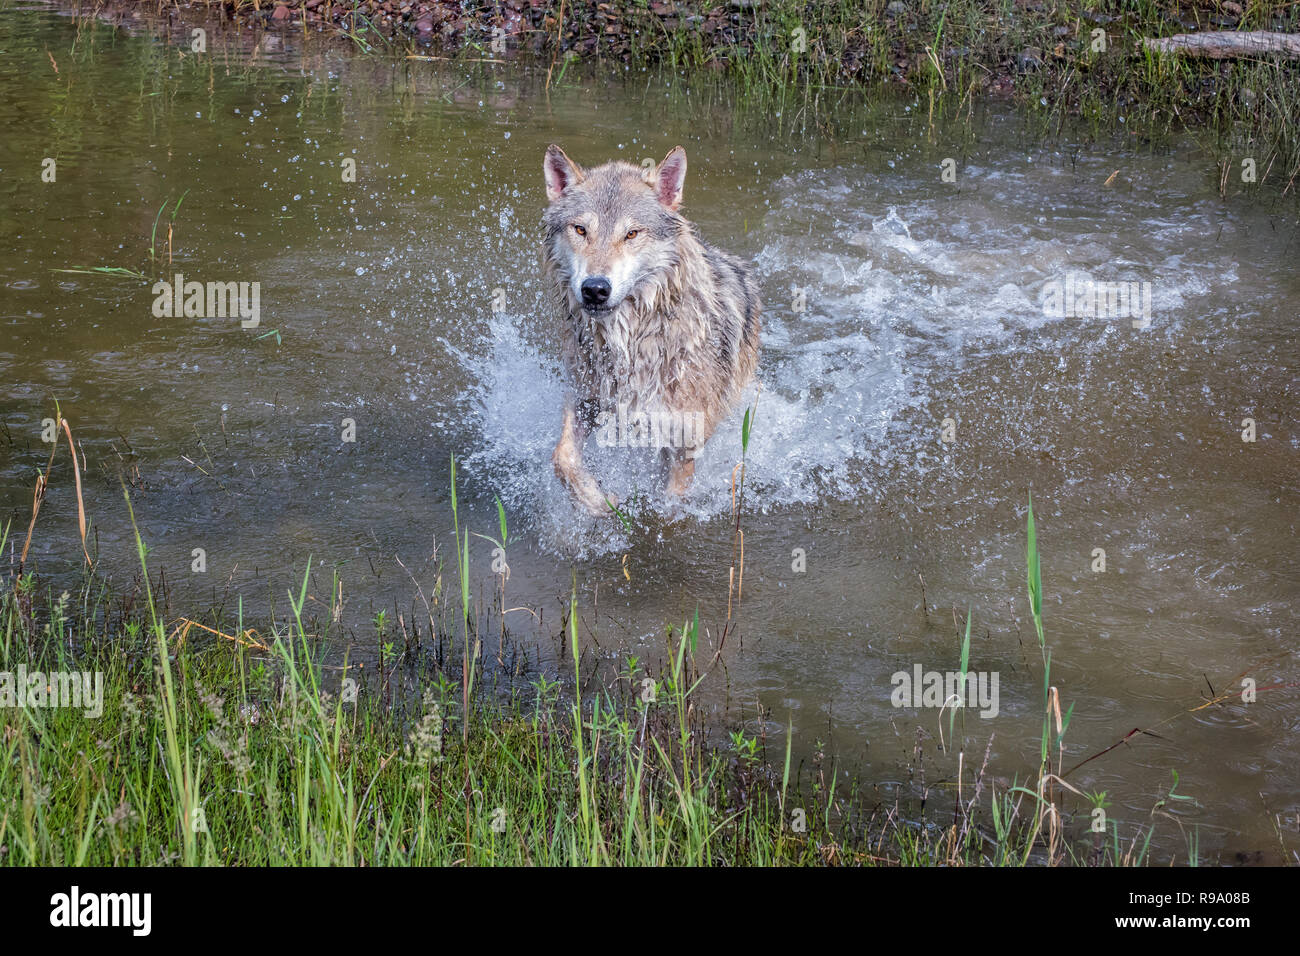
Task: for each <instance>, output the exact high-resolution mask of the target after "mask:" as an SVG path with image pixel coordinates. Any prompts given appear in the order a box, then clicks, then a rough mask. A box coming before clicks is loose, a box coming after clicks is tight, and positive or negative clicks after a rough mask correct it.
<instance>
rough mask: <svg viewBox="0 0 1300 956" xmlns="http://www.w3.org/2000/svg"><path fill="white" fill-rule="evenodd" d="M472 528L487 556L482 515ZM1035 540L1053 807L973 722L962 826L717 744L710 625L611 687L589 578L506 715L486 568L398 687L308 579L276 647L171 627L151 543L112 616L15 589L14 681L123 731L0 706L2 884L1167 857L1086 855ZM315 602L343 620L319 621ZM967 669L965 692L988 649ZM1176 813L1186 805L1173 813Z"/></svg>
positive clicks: (730, 731)
mask: <svg viewBox="0 0 1300 956" xmlns="http://www.w3.org/2000/svg"><path fill="white" fill-rule="evenodd" d="M128 504H129V499H128ZM132 520H134V518H133V519H132ZM454 521H455V531H456V533H457V542H458V547H459V548H461V549H463V548H467V547H468V542H469V539H468V537H465V538H462V537H461V524H460V516H459V511H458V510H457V512H456V513H455V517H454ZM465 530H466V532H468V529H465ZM500 531H501V534H502V536H503V539H504V538H505V536H506V533H507V529H506V528H504V527H502V528H501V529H500ZM1028 531H1029V536H1030V538H1029V546H1028V551H1027V566H1028V579H1029V598H1030V609H1031V613H1032V614H1033V616H1034V619H1035V625H1036V629H1037V633H1038V634H1039V636H1040V641H1039V643H1040V648H1041V649H1042V650H1043V655H1044V656H1043V659H1044V674H1043V677H1044V724H1043V744H1042V753H1043V761H1042V765H1041V766H1040V767H1039V768H1038V769H1037V772H1036V774H1034V775H1031V776H1032V777H1033V778H1034V779H1035V780H1036V783H1035V785H1034V786H1033V787H1027V786H1019V785H1016V786H1012V787H1010V788H1008V789H1006V790H1004V791H1002V792H999V791H997V790H996V788H995V787H994V786H993V785H992V784H991V783H990V784H989V785H988V787H987V797H985V796H983V794H984V793H985V790H986V788H985V768H984V767H983V766H981V767H979V768H973V767H970V766H968V765H967V764H966V763H965V756H964V754H965V747H966V740H967V738H966V734H965V728H964V726H962V727H961V728H960V733H959V734H958V736H957V738H956V739H952V730H953V724H952V722H951V720H950V721H949V724H948V726H949V739H950V745H949V746H948V756H950V757H951V758H952V760H953V766H952V768H951V769H952V774H953V777H952V780H953V782H954V785H953V786H952V787H950V788H948V789H952V790H954V791H955V793H954V794H953V797H954V799H953V802H952V805H951V815H950V816H947V822H946V823H944V824H942V825H940V824H936V823H934V822H933V821H931V822H926V821H924V820H922V819H919V818H910V815H909V812H908V809H907V808H905V807H901V806H900V805H899V804H898V803H894V804H893V805H882V804H881V803H880V800H879V797H878V796H872V795H871V791H870V790H869V788H868V787H866V786H864V785H863V784H862V783H861V782H860V781H856V780H853V779H850V778H848V777H847V776H846V775H845V774H844V772H843V771H842V770H841V769H840V768H839V767H838V766H837V765H835V764H834V763H833V762H832V763H827V762H826V761H825V760H824V759H821V758H819V759H818V760H816V761H814V762H813V763H811V764H808V765H805V764H803V763H802V762H800V761H798V760H795V759H793V757H792V753H793V744H792V739H791V735H790V733H788V732H787V734H786V735H785V738H784V739H783V740H782V741H781V742H780V743H779V744H778V745H777V746H776V748H775V753H769V751H768V746H767V744H768V741H766V740H759V739H756V738H754V737H751V736H749V735H748V734H746V733H745V731H744V730H743V729H736V728H719V727H711V726H708V725H706V724H705V723H704V722H703V720H702V718H701V717H700V713H701V712H702V710H703V709H704V708H700V707H696V706H694V702H695V700H696V697H697V695H698V693H699V692H700V689H701V687H702V685H703V684H704V683H705V682H706V681H708V680H710V679H711V678H710V669H709V667H708V666H704V667H701V666H700V665H699V664H698V663H697V661H696V659H695V650H696V636H697V635H698V633H699V632H700V622H699V616H698V612H697V613H696V616H695V618H694V619H693V620H690V621H687V622H685V623H684V624H683V625H682V626H681V627H679V628H678V627H669V628H668V629H667V630H666V632H665V635H664V652H665V654H664V660H665V661H666V664H665V666H664V669H663V671H662V672H660V673H654V674H652V673H649V672H648V671H647V670H646V668H645V667H644V665H643V664H642V663H641V662H640V661H638V660H637V659H635V658H632V659H629V660H627V661H626V663H625V665H624V667H623V669H622V672H621V673H620V675H619V677H618V679H617V680H616V681H613V682H612V683H611V684H610V685H608V686H599V687H594V688H593V687H591V686H590V685H591V683H592V675H591V674H590V673H586V674H584V668H583V652H584V648H583V643H582V639H581V634H580V629H579V626H578V614H577V610H578V608H577V597H576V596H577V587H576V581H575V584H574V587H573V588H572V590H571V597H570V601H569V606H568V613H567V618H566V621H565V625H564V630H565V636H566V638H567V641H566V643H567V645H568V651H569V655H570V658H571V662H572V669H571V671H569V672H568V673H567V675H566V674H565V673H564V671H563V669H561V670H560V671H558V672H555V673H552V674H546V673H538V674H536V675H534V677H533V680H532V682H531V684H530V685H528V686H527V687H526V689H525V690H522V691H521V690H517V689H516V690H514V691H511V692H508V693H507V692H502V691H499V690H498V689H497V688H496V686H495V684H494V682H491V681H487V680H485V679H484V674H483V671H482V667H481V665H480V663H479V662H480V660H481V653H480V652H481V644H480V637H479V629H478V623H479V622H478V621H477V619H476V617H475V615H476V612H475V606H474V604H473V602H472V601H471V591H470V589H469V588H468V586H467V585H468V564H467V562H466V561H465V558H464V552H463V550H462V551H461V552H460V553H458V555H457V564H458V568H457V589H456V590H457V593H456V594H455V595H454V600H453V602H452V604H453V605H454V606H453V607H452V608H448V606H447V604H448V602H446V601H445V600H444V599H443V598H444V597H445V595H444V594H443V592H442V590H441V587H439V588H438V589H436V590H435V592H434V594H433V596H432V598H433V600H432V603H431V604H430V605H429V608H430V619H429V623H430V628H431V630H432V631H433V634H431V635H428V636H426V640H431V639H433V637H434V636H435V635H436V637H437V639H438V640H439V641H444V640H445V641H446V642H447V646H448V647H449V650H448V651H447V652H446V653H440V654H438V655H436V659H437V660H438V661H442V662H444V663H436V662H435V661H434V660H433V659H432V656H431V655H420V654H419V653H411V652H410V648H409V639H408V648H407V651H406V652H403V653H398V652H397V650H396V649H395V648H394V647H393V646H392V645H391V644H385V643H384V642H385V638H386V636H387V632H386V629H387V626H388V625H387V622H386V620H385V618H384V616H382V615H381V616H380V617H378V618H376V621H375V626H376V632H377V633H376V638H377V642H378V643H379V645H380V648H381V653H380V654H379V657H378V662H379V667H378V671H377V672H376V669H375V668H374V667H369V668H366V667H361V666H357V665H352V664H350V663H349V661H348V660H347V659H346V657H344V658H342V659H340V658H339V657H338V655H337V652H335V653H331V651H330V647H331V642H330V641H329V640H328V639H327V638H328V632H329V628H330V622H331V621H333V620H335V619H336V618H335V616H334V612H335V608H334V606H333V598H332V597H331V600H330V601H329V602H328V603H327V604H325V605H322V604H321V603H320V602H318V601H317V600H316V599H315V598H314V597H313V596H312V595H311V593H310V587H309V582H310V581H311V569H310V567H308V568H307V569H306V571H305V572H304V575H303V579H302V585H301V587H300V588H298V589H296V593H294V592H291V593H289V594H288V595H287V597H288V609H289V610H288V614H287V615H285V616H283V617H282V619H279V620H267V621H265V622H263V623H262V624H261V626H260V627H258V628H252V627H250V626H249V625H248V624H247V622H245V621H244V620H243V614H242V610H241V611H240V613H239V615H238V616H237V618H236V619H234V620H228V621H215V620H214V621H209V622H208V623H206V624H205V623H203V622H201V621H194V620H192V619H188V618H181V619H178V620H176V621H170V622H169V621H165V620H164V619H163V616H162V612H161V611H160V609H159V606H158V603H157V599H156V596H155V594H154V591H153V588H152V586H151V584H150V573H149V570H148V555H149V551H148V546H147V544H146V543H145V542H144V541H143V540H142V539H141V538H140V537H139V535H138V533H137V537H136V545H137V554H138V557H139V561H140V565H141V574H140V577H139V579H138V581H137V586H136V590H135V591H134V592H133V593H130V594H125V595H123V594H117V595H114V594H111V593H110V591H109V588H108V587H107V585H106V584H105V583H104V582H103V581H102V580H101V579H100V578H99V577H97V576H96V575H95V574H94V573H93V572H87V573H86V575H85V578H84V580H83V583H82V585H81V586H80V587H79V588H77V589H76V591H75V593H71V592H67V591H65V592H63V593H62V594H60V595H59V596H57V597H56V596H55V595H54V594H53V592H49V593H47V594H46V595H45V597H44V598H43V599H38V593H39V591H40V589H41V585H40V584H39V583H38V579H37V577H36V576H35V575H34V574H33V572H31V571H30V570H20V571H18V572H17V573H14V572H13V571H11V573H10V574H9V575H7V576H6V577H4V578H0V671H7V672H14V671H15V670H16V669H17V668H18V667H19V665H23V666H25V667H26V668H27V670H28V672H31V671H34V670H37V669H41V670H43V671H45V672H50V671H76V672H85V671H91V672H96V671H97V672H100V673H102V675H103V681H104V687H105V691H104V711H103V715H102V717H100V718H99V719H90V718H87V717H86V716H84V715H83V713H82V712H81V711H80V710H74V709H69V708H37V707H24V708H5V709H3V710H0V719H2V721H3V722H2V724H0V863H7V864H11V865H69V864H85V865H98V866H109V865H112V866H130V865H151V864H185V865H239V866H262V865H285V864H292V865H475V866H479V865H498V864H524V865H539V864H545V865H715V864H719V863H726V864H729V865H758V866H771V865H789V866H801V865H854V864H858V865H877V864H880V865H932V864H937V863H942V864H946V865H1024V864H1044V863H1045V864H1062V863H1065V864H1070V863H1075V864H1108V863H1121V864H1122V863H1144V862H1148V861H1149V854H1150V840H1151V833H1152V829H1153V828H1152V827H1151V826H1145V827H1144V826H1138V827H1136V828H1134V829H1133V830H1132V831H1131V833H1129V834H1128V835H1127V836H1125V837H1124V839H1123V840H1121V837H1120V834H1119V829H1118V828H1117V827H1114V826H1112V828H1111V829H1110V830H1109V831H1108V834H1109V835H1108V836H1107V838H1106V839H1105V840H1101V839H1100V838H1096V837H1093V836H1090V835H1089V834H1088V833H1087V827H1086V824H1087V822H1088V817H1087V813H1088V807H1089V806H1091V805H1100V804H1101V803H1102V802H1104V799H1105V795H1104V794H1102V795H1097V796H1095V797H1094V796H1089V795H1080V800H1079V801H1078V802H1079V804H1080V806H1082V807H1083V809H1082V810H1081V812H1080V814H1079V817H1080V819H1079V820H1072V819H1071V817H1070V814H1069V812H1067V809H1066V807H1065V805H1064V799H1063V798H1064V797H1065V795H1066V793H1067V792H1069V791H1073V793H1075V794H1077V793H1078V791H1075V790H1074V788H1073V787H1070V786H1069V785H1067V784H1065V783H1064V782H1063V781H1062V780H1061V779H1060V777H1059V773H1060V759H1061V755H1062V753H1063V748H1062V743H1061V738H1062V736H1063V733H1064V729H1065V728H1064V725H1063V724H1062V723H1061V722H1060V719H1059V717H1056V716H1053V708H1052V704H1053V702H1054V701H1055V700H1056V692H1055V689H1054V688H1049V685H1048V671H1047V668H1048V666H1049V665H1050V654H1049V653H1048V650H1047V645H1046V639H1045V633H1044V631H1043V629H1042V621H1041V593H1042V591H1041V588H1042V585H1041V576H1040V573H1039V570H1038V555H1037V542H1036V528H1035V525H1034V521H1033V517H1032V513H1031V515H1030V518H1029V525H1028ZM6 533H7V532H6ZM3 538H4V535H0V550H2V549H3V544H4V540H3ZM439 581H441V578H439ZM337 593H338V582H337V580H333V581H332V582H331V595H335V594H337ZM500 596H501V597H502V599H503V598H504V587H503V588H502V591H501V592H500ZM311 607H317V608H322V607H323V610H322V612H321V613H320V615H319V619H318V618H317V617H315V616H313V615H312V614H311V613H309V609H310V608H311ZM435 609H436V610H435ZM419 640H420V638H419V636H418V635H417V636H416V643H417V645H418V644H419ZM503 640H504V637H503ZM457 641H459V645H460V646H459V652H460V653H459V655H458V654H457V653H456V650H457V647H456V642H457ZM333 646H337V644H335V645H333ZM960 648H961V655H962V672H963V673H965V671H966V667H967V664H966V661H967V655H968V651H969V630H968V631H967V635H966V637H965V638H964V639H961V640H960ZM458 657H459V665H460V666H459V667H455V666H453V664H452V662H456V661H457V658H458ZM476 675H477V677H478V678H479V679H475V678H476ZM961 716H962V724H963V725H964V721H965V714H964V710H963V713H962V715H961ZM942 717H943V715H940V721H941V722H942ZM918 719H924V718H918ZM1066 719H1067V720H1068V715H1067V718H1066ZM818 749H820V748H818ZM1053 757H1055V762H1054V761H1053ZM986 760H987V756H986ZM1175 783H1176V781H1175ZM1175 799H1183V797H1182V795H1178V794H1174V792H1173V788H1171V790H1170V792H1169V794H1168V795H1167V796H1166V797H1165V798H1163V799H1162V803H1165V802H1168V801H1169V800H1175ZM941 800H942V798H941V797H939V798H936V797H935V796H931V798H930V804H931V806H932V807H934V806H936V805H937V804H938V803H940V802H941ZM1153 812H1154V811H1153ZM941 815H946V814H941ZM1192 852H1193V854H1194V852H1195V849H1194V847H1193V850H1192Z"/></svg>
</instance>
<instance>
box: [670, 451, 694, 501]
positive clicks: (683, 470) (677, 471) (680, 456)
mask: <svg viewBox="0 0 1300 956" xmlns="http://www.w3.org/2000/svg"><path fill="white" fill-rule="evenodd" d="M694 479H695V457H694V455H689V454H687V452H686V451H684V450H682V449H678V450H677V451H675V452H674V453H673V457H672V464H671V466H670V469H669V472H668V493H669V494H670V495H673V496H674V497H677V498H684V497H685V496H686V492H688V491H690V490H691V482H692V481H693V480H694Z"/></svg>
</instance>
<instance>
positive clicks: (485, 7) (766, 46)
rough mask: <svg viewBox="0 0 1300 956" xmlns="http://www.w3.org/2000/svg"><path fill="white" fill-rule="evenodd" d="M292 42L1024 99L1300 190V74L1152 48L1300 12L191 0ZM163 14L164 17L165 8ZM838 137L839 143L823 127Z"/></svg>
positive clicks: (898, 3) (809, 108) (1283, 23)
mask: <svg viewBox="0 0 1300 956" xmlns="http://www.w3.org/2000/svg"><path fill="white" fill-rule="evenodd" d="M181 5H183V6H189V7H191V8H198V9H206V10H212V9H213V8H219V9H221V10H222V11H225V12H227V13H229V14H231V15H233V16H235V17H236V18H239V19H242V20H255V21H263V22H265V23H266V24H268V26H270V27H272V28H275V29H283V30H289V29H295V28H296V29H300V30H303V31H304V32H305V31H306V30H307V28H308V27H309V26H316V27H320V26H327V27H328V28H329V29H330V30H333V31H337V32H338V33H340V34H342V35H343V36H346V37H348V38H349V39H350V41H351V43H352V45H353V46H354V47H355V49H356V50H358V51H359V52H364V53H375V54H396V55H417V56H418V55H424V54H429V53H431V52H437V53H438V54H439V55H450V56H460V57H464V58H466V59H472V60H475V61H483V60H488V61H500V62H506V61H508V60H510V59H511V58H512V57H514V56H516V55H518V54H519V53H521V52H522V53H530V54H534V55H537V56H540V57H542V58H543V64H544V65H545V66H546V67H547V71H548V74H549V76H548V80H554V79H556V78H559V77H562V76H563V75H564V73H565V70H566V69H568V64H569V63H570V62H571V61H573V60H577V59H581V60H590V61H597V62H599V63H601V64H603V65H604V66H605V67H606V68H608V67H611V66H612V67H615V68H617V69H620V70H621V69H623V68H624V67H632V68H666V69H670V70H673V71H681V72H684V73H685V74H686V75H687V76H689V77H691V78H692V79H693V80H694V81H697V82H704V81H705V80H707V79H709V78H714V79H718V80H721V81H723V82H725V83H726V84H728V86H729V87H730V88H731V89H734V90H735V91H736V92H737V94H738V97H739V99H740V101H741V102H743V103H745V104H747V105H752V106H754V107H756V108H757V109H758V110H760V111H770V112H775V111H780V112H782V113H788V112H790V111H792V110H801V111H803V115H804V116H805V118H806V120H807V121H808V122H809V123H810V124H816V123H817V122H818V116H819V108H820V107H821V106H824V105H828V104H830V103H833V102H835V101H836V100H838V99H839V98H841V97H843V96H845V95H857V94H862V93H865V94H867V95H870V94H872V93H876V92H879V91H882V90H886V89H904V90H908V91H912V92H914V93H915V94H916V95H917V96H918V98H920V99H921V101H922V102H923V103H924V104H926V106H927V107H928V108H929V109H931V110H950V111H959V110H962V109H964V108H968V107H969V104H970V103H971V101H972V99H973V98H974V97H977V96H982V95H991V96H999V97H1009V98H1011V99H1013V100H1015V101H1017V102H1019V103H1020V104H1021V105H1022V106H1024V107H1025V108H1026V109H1027V110H1029V111H1031V112H1032V113H1033V114H1035V115H1037V116H1039V117H1040V118H1041V119H1043V120H1044V125H1045V127H1047V128H1049V129H1050V128H1051V127H1053V126H1055V127H1056V128H1058V129H1059V128H1060V127H1061V126H1063V125H1065V124H1066V123H1073V122H1080V121H1082V122H1084V123H1085V124H1087V123H1092V124H1096V125H1097V126H1098V127H1099V128H1104V129H1106V130H1109V131H1111V132H1112V133H1113V132H1114V130H1116V129H1119V130H1123V131H1125V132H1127V133H1128V134H1131V135H1132V136H1136V137H1142V138H1147V137H1160V136H1162V135H1165V134H1167V133H1171V132H1182V131H1190V132H1191V133H1192V134H1193V135H1194V136H1196V137H1197V138H1198V139H1199V140H1200V141H1201V142H1202V143H1203V145H1204V146H1205V148H1206V149H1207V150H1209V151H1210V152H1211V153H1212V154H1213V155H1214V156H1215V158H1216V160H1217V161H1218V162H1219V163H1220V165H1221V167H1222V175H1223V179H1224V183H1225V188H1226V183H1227V180H1228V177H1229V176H1236V175H1237V174H1238V170H1239V168H1240V164H1241V162H1242V161H1243V160H1244V159H1251V160H1253V161H1254V168H1255V170H1256V172H1255V174H1254V175H1255V180H1254V181H1255V182H1257V183H1269V184H1272V185H1275V186H1277V187H1279V188H1282V189H1293V188H1294V185H1295V182H1296V179H1297V177H1300V112H1298V111H1297V110H1296V108H1295V104H1296V103H1297V102H1300V60H1296V59H1292V60H1286V59H1279V58H1274V57H1249V58H1241V59H1225V60H1214V59H1203V58H1202V59H1197V58H1189V57H1187V56H1184V55H1176V56H1175V55H1165V54H1156V53H1153V52H1151V51H1150V50H1148V49H1146V48H1145V47H1144V46H1143V43H1142V40H1143V38H1148V37H1150V38H1155V37H1167V36H1171V35H1175V34H1182V33H1195V32H1205V31H1214V30H1242V31H1249V30H1264V31H1278V32H1285V33H1300V4H1296V3H1294V2H1287V0H1252V2H1249V3H1237V2H1234V0H1197V2H1177V0H1174V2H1157V0H1081V2H1077V3H1074V2H1070V3H1067V2H1057V0H948V2H938V0H821V2H800V0H729V2H726V3H707V2H705V3H701V2H693V0H683V2H671V0H634V2H593V0H574V2H569V0H565V2H562V3H558V4H557V3H550V2H545V3H544V2H540V0H504V2H493V3H485V4H479V5H465V4H461V3H459V2H448V0H359V2H358V0H343V2H333V0H288V2H279V0H273V2H267V0H226V2H224V3H213V2H210V0H191V2H189V3H185V4H181ZM150 6H152V4H151V5H150ZM823 131H824V132H828V131H829V130H823Z"/></svg>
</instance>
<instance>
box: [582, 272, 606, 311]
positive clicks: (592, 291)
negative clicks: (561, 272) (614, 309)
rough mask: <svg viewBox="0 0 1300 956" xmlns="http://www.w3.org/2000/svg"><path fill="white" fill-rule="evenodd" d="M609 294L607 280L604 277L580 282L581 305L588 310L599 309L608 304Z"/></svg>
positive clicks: (595, 277)
mask: <svg viewBox="0 0 1300 956" xmlns="http://www.w3.org/2000/svg"><path fill="white" fill-rule="evenodd" d="M609 293H610V288H609V280H608V279H606V278H605V277H604V276H592V277H591V278H590V279H583V280H582V304H583V305H585V306H586V307H587V308H589V309H594V308H599V307H600V306H602V305H604V304H605V303H606V302H608V301H609Z"/></svg>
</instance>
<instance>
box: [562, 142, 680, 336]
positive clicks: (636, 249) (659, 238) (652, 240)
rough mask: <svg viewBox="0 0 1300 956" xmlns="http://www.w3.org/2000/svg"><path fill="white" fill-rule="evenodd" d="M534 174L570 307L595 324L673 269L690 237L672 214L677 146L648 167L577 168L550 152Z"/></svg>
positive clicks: (675, 203) (674, 211)
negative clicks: (542, 182) (541, 181)
mask: <svg viewBox="0 0 1300 956" xmlns="http://www.w3.org/2000/svg"><path fill="white" fill-rule="evenodd" d="M542 170H543V172H544V174H545V177H546V197H547V198H548V199H549V200H550V201H551V204H550V206H549V207H548V208H547V210H546V214H545V215H544V216H543V218H542V222H543V224H544V225H545V227H546V242H547V253H548V256H549V258H550V260H551V265H552V268H553V269H554V270H555V276H556V279H557V280H558V281H559V282H560V283H561V284H562V285H563V286H564V287H565V289H566V291H567V293H568V298H569V305H570V307H571V308H572V309H582V310H583V311H584V312H586V313H587V314H588V315H589V316H591V317H592V318H593V319H596V320H598V321H599V320H601V319H602V318H604V317H605V316H606V315H608V314H609V313H611V312H613V311H614V310H616V309H618V308H619V307H620V306H621V305H622V304H623V303H624V302H627V301H628V300H630V299H634V298H635V297H636V296H637V294H638V292H640V291H642V290H643V289H647V288H649V287H650V286H652V285H654V284H656V283H659V284H661V283H662V280H663V275H664V273H666V272H667V271H669V270H671V269H672V268H673V267H674V266H676V265H677V262H678V258H679V250H680V243H681V239H682V236H683V234H684V233H685V234H689V231H690V224H689V223H688V222H687V221H686V220H685V219H684V218H683V217H682V216H681V215H680V214H679V213H678V212H677V208H678V207H679V206H680V205H681V202H682V182H683V180H684V179H685V178H686V151H685V150H683V149H682V148H681V147H680V146H678V147H676V148H674V149H673V150H672V151H671V152H669V154H668V155H667V156H666V157H665V158H664V161H663V162H662V163H660V164H659V165H658V166H657V167H655V168H653V169H650V168H645V169H642V168H640V167H637V166H633V165H631V164H630V163H622V162H611V163H606V164H605V165H603V166H596V167H595V168H593V169H585V170H584V169H583V168H582V167H581V166H579V165H578V164H577V163H575V162H573V160H571V159H569V157H568V156H566V155H564V150H562V149H560V147H558V146H550V147H548V148H547V150H546V158H545V160H544V161H543V163H542Z"/></svg>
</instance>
